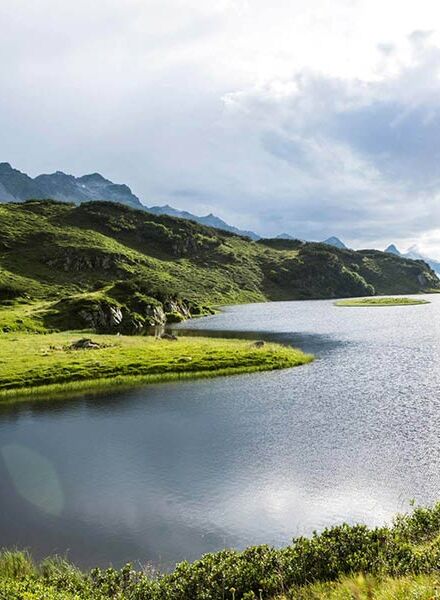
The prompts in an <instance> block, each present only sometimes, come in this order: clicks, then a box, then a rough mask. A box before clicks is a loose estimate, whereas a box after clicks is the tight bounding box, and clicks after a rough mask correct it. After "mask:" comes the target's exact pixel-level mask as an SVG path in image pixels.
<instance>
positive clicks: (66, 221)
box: [0, 200, 440, 333]
mask: <svg viewBox="0 0 440 600" xmlns="http://www.w3.org/2000/svg"><path fill="white" fill-rule="evenodd" d="M430 289H440V280H439V279H438V278H437V277H436V276H435V274H434V272H433V271H432V270H431V269H430V268H429V267H428V266H427V265H426V264H425V263H423V262H420V261H418V262H417V261H413V260H408V259H404V258H398V257H395V256H393V255H392V254H387V253H384V252H379V251H377V250H363V251H358V252H356V251H354V250H340V249H338V248H335V247H333V246H329V245H328V246H324V245H323V244H318V243H310V242H301V241H299V240H293V241H290V240H275V239H269V240H259V241H258V242H254V241H252V240H249V239H246V238H243V237H241V236H237V235H235V234H232V233H229V232H227V231H221V230H219V229H214V228H211V227H206V226H203V225H200V224H198V223H195V222H192V221H188V220H184V219H181V218H174V217H169V216H166V215H154V214H152V213H150V212H147V211H145V210H135V209H132V208H129V207H127V206H124V205H122V204H118V203H114V202H99V201H93V202H83V203H81V204H79V205H78V204H71V203H66V202H57V201H49V200H35V201H28V202H22V203H5V204H1V205H0V303H5V302H6V303H7V302H9V303H10V302H14V301H15V300H16V299H21V302H28V303H32V302H34V301H41V300H45V302H46V308H44V307H43V312H41V310H42V309H41V303H38V302H37V304H36V307H37V308H38V309H39V310H40V312H39V313H38V315H39V316H38V318H39V319H45V320H46V321H47V323H50V324H53V326H54V327H56V328H59V329H62V328H68V329H72V328H77V327H78V328H84V327H90V328H96V329H100V330H104V329H108V328H110V326H111V327H112V328H113V330H117V331H122V332H128V333H130V332H132V333H137V332H140V331H142V329H143V328H144V326H145V323H148V324H151V323H152V322H153V323H157V322H159V323H163V319H164V318H165V317H166V318H167V319H172V320H176V319H180V318H182V317H183V316H185V317H187V316H190V315H194V314H201V313H204V312H206V311H207V310H209V307H210V306H212V305H215V304H230V303H238V302H256V301H260V302H261V301H265V300H293V299H307V298H338V297H350V296H365V295H372V294H405V293H418V292H423V291H427V290H430ZM168 315H169V316H168ZM26 323H27V322H24V323H23V322H21V323H18V322H17V324H15V325H14V324H11V327H12V328H14V327H15V326H17V327H21V328H25V327H27V324H26Z"/></svg>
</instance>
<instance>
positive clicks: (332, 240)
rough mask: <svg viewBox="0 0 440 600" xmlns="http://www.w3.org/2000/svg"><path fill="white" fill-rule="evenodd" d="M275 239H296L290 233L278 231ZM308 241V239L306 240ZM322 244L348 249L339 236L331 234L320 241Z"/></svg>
mask: <svg viewBox="0 0 440 600" xmlns="http://www.w3.org/2000/svg"><path fill="white" fill-rule="evenodd" d="M275 239H276V240H296V239H298V238H295V237H294V236H292V235H289V234H288V233H280V234H279V235H277V236H276V237H275ZM307 241H308V240H307ZM322 244H327V245H328V246H334V247H335V248H339V249H340V250H348V248H347V246H346V245H345V244H344V242H342V241H341V240H340V239H339V238H337V237H335V236H332V237H329V238H327V239H326V240H323V241H322Z"/></svg>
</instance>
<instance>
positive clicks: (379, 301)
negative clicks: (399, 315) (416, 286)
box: [335, 296, 429, 306]
mask: <svg viewBox="0 0 440 600" xmlns="http://www.w3.org/2000/svg"><path fill="white" fill-rule="evenodd" d="M417 304H429V301H428V300H422V299H420V298H404V297H398V298H383V297H380V296H379V297H378V296H375V297H370V298H353V299H349V300H338V301H337V302H335V305H336V306H413V305H417Z"/></svg>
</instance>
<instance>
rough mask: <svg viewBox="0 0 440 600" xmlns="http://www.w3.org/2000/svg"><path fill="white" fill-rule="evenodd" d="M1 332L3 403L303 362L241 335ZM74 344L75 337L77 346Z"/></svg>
mask: <svg viewBox="0 0 440 600" xmlns="http://www.w3.org/2000/svg"><path fill="white" fill-rule="evenodd" d="M83 336H84V332H62V333H49V334H27V333H20V332H18V333H10V334H8V335H5V334H3V335H0V402H2V401H3V402H4V401H8V400H9V401H11V400H16V399H17V398H28V397H31V398H36V397H38V398H47V397H52V396H54V395H60V394H72V393H75V392H84V391H99V390H103V389H108V388H112V389H113V388H117V387H128V386H133V385H136V384H145V383H156V382H161V381H173V380H177V379H184V378H200V377H214V376H218V375H233V374H238V373H251V372H256V371H265V370H273V369H282V368H286V367H294V366H298V365H301V364H305V363H307V362H310V361H311V360H312V357H311V356H310V355H307V354H304V353H303V352H301V351H300V350H296V349H294V348H288V347H285V346H281V345H278V344H264V345H262V344H257V345H256V344H255V343H252V342H250V341H245V340H233V339H209V338H202V337H200V338H197V337H186V338H185V337H179V338H178V339H177V340H173V339H171V340H169V339H159V338H154V337H152V336H123V335H118V336H115V335H100V334H93V335H92V336H91V337H90V338H89V340H90V341H88V342H87V341H86V343H85V344H84V343H81V338H82V337H83ZM78 342H80V343H79V344H78Z"/></svg>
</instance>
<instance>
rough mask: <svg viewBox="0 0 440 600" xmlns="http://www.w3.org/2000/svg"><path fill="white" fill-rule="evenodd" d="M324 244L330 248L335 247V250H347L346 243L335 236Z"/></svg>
mask: <svg viewBox="0 0 440 600" xmlns="http://www.w3.org/2000/svg"><path fill="white" fill-rule="evenodd" d="M322 243H323V244H327V245H328V246H334V247H335V248H340V249H341V250H347V246H346V245H345V244H344V242H343V241H342V240H340V239H339V238H338V237H336V236H334V235H332V236H331V237H329V238H327V239H326V240H324V241H323V242H322Z"/></svg>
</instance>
